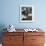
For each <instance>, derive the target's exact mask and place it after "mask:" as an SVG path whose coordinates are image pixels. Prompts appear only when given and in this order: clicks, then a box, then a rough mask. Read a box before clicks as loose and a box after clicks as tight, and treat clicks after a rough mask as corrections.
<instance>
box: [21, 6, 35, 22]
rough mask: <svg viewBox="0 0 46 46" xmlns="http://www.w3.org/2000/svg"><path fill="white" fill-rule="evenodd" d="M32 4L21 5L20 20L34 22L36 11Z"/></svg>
mask: <svg viewBox="0 0 46 46" xmlns="http://www.w3.org/2000/svg"><path fill="white" fill-rule="evenodd" d="M33 10H34V9H33V6H32V5H21V6H20V22H32V21H33V18H34V11H33Z"/></svg>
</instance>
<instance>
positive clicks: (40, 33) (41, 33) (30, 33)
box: [24, 32, 45, 36]
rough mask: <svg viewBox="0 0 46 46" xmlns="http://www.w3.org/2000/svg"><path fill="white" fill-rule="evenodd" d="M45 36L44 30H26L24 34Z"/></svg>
mask: <svg viewBox="0 0 46 46" xmlns="http://www.w3.org/2000/svg"><path fill="white" fill-rule="evenodd" d="M29 35H30V36H31V35H32V36H41V35H42V36H44V35H45V33H44V32H25V33H24V36H29Z"/></svg>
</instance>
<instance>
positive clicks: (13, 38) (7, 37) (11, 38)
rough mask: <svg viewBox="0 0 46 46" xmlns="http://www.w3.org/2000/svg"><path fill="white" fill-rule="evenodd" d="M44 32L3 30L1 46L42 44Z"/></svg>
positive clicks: (41, 45)
mask: <svg viewBox="0 0 46 46" xmlns="http://www.w3.org/2000/svg"><path fill="white" fill-rule="evenodd" d="M44 36H45V33H44V32H3V42H2V45H3V46H44V41H45V40H44V39H45V37H44Z"/></svg>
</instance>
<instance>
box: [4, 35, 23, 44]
mask: <svg viewBox="0 0 46 46" xmlns="http://www.w3.org/2000/svg"><path fill="white" fill-rule="evenodd" d="M22 41H23V36H5V37H3V43H6V44H8V43H14V42H22Z"/></svg>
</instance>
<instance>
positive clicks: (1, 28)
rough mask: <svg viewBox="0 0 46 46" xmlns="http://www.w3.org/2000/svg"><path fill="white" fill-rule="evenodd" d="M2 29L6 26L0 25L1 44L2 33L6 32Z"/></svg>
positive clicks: (0, 40) (0, 41) (0, 39)
mask: <svg viewBox="0 0 46 46" xmlns="http://www.w3.org/2000/svg"><path fill="white" fill-rule="evenodd" d="M4 28H6V26H5V25H4V24H0V43H2V36H3V34H2V32H5V31H6V30H3V29H4Z"/></svg>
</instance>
